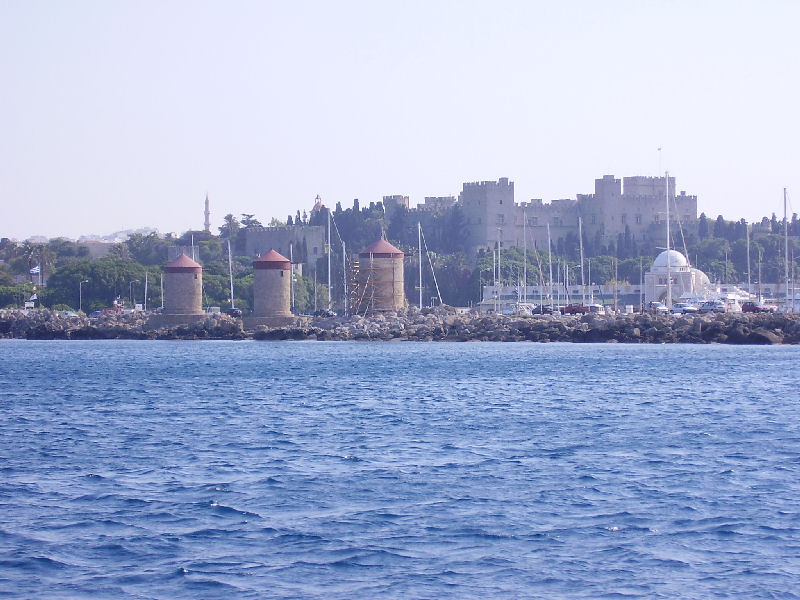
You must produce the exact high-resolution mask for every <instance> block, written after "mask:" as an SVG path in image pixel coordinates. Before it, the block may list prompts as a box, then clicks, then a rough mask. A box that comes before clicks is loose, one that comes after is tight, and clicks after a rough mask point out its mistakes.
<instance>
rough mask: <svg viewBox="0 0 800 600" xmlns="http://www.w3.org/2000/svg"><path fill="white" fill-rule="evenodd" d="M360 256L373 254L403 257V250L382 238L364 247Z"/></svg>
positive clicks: (377, 256) (376, 255) (384, 256)
mask: <svg viewBox="0 0 800 600" xmlns="http://www.w3.org/2000/svg"><path fill="white" fill-rule="evenodd" d="M359 256H372V257H373V258H403V257H404V256H405V254H403V251H402V250H398V249H397V248H395V247H394V246H392V245H391V244H390V243H389V242H387V241H386V240H384V239H380V240H378V241H377V242H375V243H374V244H370V245H369V246H367V247H366V248H364V249H363V250H362V251H361V252H360V254H359Z"/></svg>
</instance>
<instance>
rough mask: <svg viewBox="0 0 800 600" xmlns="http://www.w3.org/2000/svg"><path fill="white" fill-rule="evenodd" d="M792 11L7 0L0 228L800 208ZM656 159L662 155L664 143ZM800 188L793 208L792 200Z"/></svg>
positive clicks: (798, 81) (689, 5) (17, 232)
mask: <svg viewBox="0 0 800 600" xmlns="http://www.w3.org/2000/svg"><path fill="white" fill-rule="evenodd" d="M798 22H800V2H795V1H793V0H787V1H785V2H781V1H770V0H763V1H759V2H736V1H734V0H726V1H719V2H715V1H712V0H707V1H702V2H697V1H696V0H686V1H681V0H670V1H666V0H633V1H621V0H620V1H615V0H607V1H604V2H596V1H573V2H557V1H555V0H553V1H550V2H537V1H532V0H528V1H525V0H522V1H510V0H506V1H504V0H495V1H492V2H489V1H488V0H487V1H484V2H470V1H469V0H457V1H444V0H424V1H416V0H407V1H404V2H388V1H376V0H369V1H367V0H365V1H353V0H337V1H336V2H330V1H319V2H315V1H303V0H296V1H288V0H286V1H281V2H277V1H275V2H270V1H267V0H262V1H253V2H251V1H247V0H236V1H233V2H222V1H217V2H208V1H202V0H191V1H189V0H187V1H182V0H158V1H149V0H137V1H135V2H121V1H112V2H108V1H106V0H100V1H88V0H71V1H69V2H63V1H60V0H59V1H40V0H0V237H12V238H16V239H20V240H22V239H25V238H27V237H29V236H35V235H43V236H47V237H55V236H66V237H71V238H75V237H78V236H80V235H88V234H101V235H102V234H108V233H111V232H114V231H118V230H123V229H136V228H140V227H154V228H157V229H158V230H159V231H161V232H162V233H166V232H175V233H182V232H184V231H186V230H189V229H201V228H202V227H203V208H204V200H205V196H206V194H208V196H209V198H210V201H211V212H212V215H211V216H212V218H211V222H212V228H213V230H215V231H216V228H218V227H219V226H220V225H221V224H222V221H223V217H224V215H226V214H228V213H232V214H234V215H236V216H239V215H240V214H241V213H253V214H255V216H256V218H258V219H259V220H260V221H261V222H262V223H265V224H266V223H267V222H269V220H270V219H271V218H272V217H277V218H279V219H281V220H285V219H286V216H287V215H288V214H292V215H293V214H295V213H296V211H297V210H298V209H299V210H301V211H302V210H310V208H311V207H312V206H313V204H314V198H315V197H316V196H317V195H319V196H320V197H321V198H322V201H323V203H325V204H326V205H329V206H334V205H335V204H336V202H341V203H342V206H343V207H345V208H347V207H349V206H352V202H353V199H354V198H359V200H360V202H361V204H362V206H363V205H364V204H365V203H368V202H371V201H379V200H381V198H382V197H383V196H385V195H393V194H402V195H407V196H409V197H410V201H411V205H412V206H413V205H415V204H416V203H418V202H422V201H423V200H424V197H425V196H446V195H454V196H457V195H458V193H459V191H460V190H461V187H462V183H464V182H469V181H483V180H497V179H498V178H500V177H508V178H510V179H511V180H512V181H514V182H515V192H516V201H517V202H522V201H526V200H529V199H531V198H542V199H544V200H545V201H549V200H552V199H558V198H575V196H576V194H578V193H591V192H593V190H594V180H595V179H596V178H599V177H602V175H604V174H614V175H616V176H617V177H624V176H632V175H657V174H659V173H661V174H663V171H665V170H669V172H670V175H671V176H675V177H676V179H677V188H678V190H685V191H686V192H687V193H688V194H695V195H697V196H698V212H701V211H702V212H705V213H706V214H707V215H709V216H711V217H716V215H719V214H722V215H723V216H724V217H725V218H727V219H739V218H746V219H748V220H755V219H760V218H761V217H762V216H765V215H766V216H769V215H770V214H771V213H772V212H776V213H777V214H778V215H779V217H780V216H782V213H783V188H784V187H786V188H788V189H789V192H788V193H789V200H790V212H792V211H796V212H800V172H798V165H800V150H798V143H797V142H798V139H797V138H798V134H800V116H798V107H800V77H799V76H798V64H800V60H799V59H800V41H799V40H798V37H797V32H796V29H797V23H798ZM658 148H662V150H661V152H659V151H658ZM793 193H794V194H796V196H797V198H798V199H797V200H794V202H792V200H793Z"/></svg>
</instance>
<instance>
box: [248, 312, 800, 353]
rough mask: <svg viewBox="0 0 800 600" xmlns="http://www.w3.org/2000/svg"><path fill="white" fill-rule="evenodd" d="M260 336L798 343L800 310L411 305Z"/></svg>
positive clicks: (308, 323)
mask: <svg viewBox="0 0 800 600" xmlns="http://www.w3.org/2000/svg"><path fill="white" fill-rule="evenodd" d="M253 337H254V338H255V339H258V340H362V341H400V340H407V341H462V342H467V341H498V342H519V341H529V342H587V343H617V342H619V343H635V344H643V343H650V344H660V343H691V344H710V343H719V344H798V343H800V315H794V314H741V313H740V314H716V315H691V316H688V315H687V316H681V315H671V316H670V315H650V314H643V315H640V314H635V315H597V314H588V315H583V316H550V315H539V316H504V315H478V314H474V313H467V314H457V313H456V312H455V311H454V310H453V309H450V308H448V307H438V308H435V309H423V310H422V311H419V310H417V309H415V308H411V309H408V310H405V311H400V312H397V313H387V314H380V315H374V316H371V317H358V316H353V317H333V318H325V319H313V320H309V321H300V320H298V321H296V322H295V324H294V325H293V326H290V327H282V328H273V329H262V330H259V331H256V332H255V333H254V334H253Z"/></svg>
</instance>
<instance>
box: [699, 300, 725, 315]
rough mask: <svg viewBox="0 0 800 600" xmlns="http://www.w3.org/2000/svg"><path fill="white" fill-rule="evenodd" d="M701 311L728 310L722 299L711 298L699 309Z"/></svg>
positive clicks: (719, 311) (722, 311) (716, 311)
mask: <svg viewBox="0 0 800 600" xmlns="http://www.w3.org/2000/svg"><path fill="white" fill-rule="evenodd" d="M697 312H699V313H724V312H727V309H726V307H725V303H724V302H723V301H722V300H709V301H708V302H703V303H702V304H701V305H700V308H698V309H697Z"/></svg>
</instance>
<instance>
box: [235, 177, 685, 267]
mask: <svg viewBox="0 0 800 600" xmlns="http://www.w3.org/2000/svg"><path fill="white" fill-rule="evenodd" d="M594 188H595V189H594V193H593V194H578V195H577V198H576V199H565V200H552V201H550V202H547V203H546V202H543V201H542V200H541V199H533V200H530V201H528V202H521V203H517V202H516V201H515V198H514V182H513V181H509V179H508V178H507V177H501V178H500V179H498V180H497V181H479V182H473V183H464V184H463V187H462V190H461V193H460V194H459V196H458V198H456V197H454V196H441V197H426V198H425V201H424V202H423V203H420V204H418V205H417V206H416V207H415V208H410V207H409V198H408V196H403V195H393V196H384V197H383V206H384V207H385V210H386V212H387V214H391V213H392V212H393V211H396V210H399V209H402V210H407V211H408V212H409V214H410V215H413V217H414V218H415V219H418V220H419V221H420V222H421V223H422V226H423V228H425V226H426V223H427V222H428V221H429V220H430V219H431V218H432V217H433V216H435V215H436V214H440V213H442V212H444V211H446V210H449V209H451V208H453V207H454V206H458V207H460V208H461V210H462V213H463V217H464V231H463V235H464V239H465V246H466V248H467V250H468V254H470V255H471V256H473V257H474V256H475V255H476V254H477V253H478V251H479V250H481V249H489V248H494V247H497V246H499V247H501V248H508V247H513V246H517V247H522V246H526V245H527V246H528V247H529V248H533V247H538V248H546V247H547V235H548V225H549V230H550V239H551V240H552V243H553V245H555V244H556V243H557V241H558V240H559V239H560V238H566V237H568V236H574V238H575V239H577V237H578V227H579V226H578V219H579V218H580V219H581V222H582V228H583V237H584V239H585V240H590V241H597V242H599V243H601V244H607V243H608V242H610V241H613V242H615V243H616V241H617V239H618V236H620V235H626V234H627V235H630V236H631V239H632V240H636V241H648V242H652V241H661V240H663V239H664V236H665V234H664V229H665V218H666V196H665V194H666V192H667V184H666V181H665V178H664V177H645V176H636V177H623V178H622V179H621V180H620V179H618V178H616V177H615V176H614V175H604V176H603V177H602V178H600V179H596V180H595V185H594ZM669 195H670V221H671V222H672V223H673V225H674V224H676V223H678V222H680V224H681V225H683V226H684V227H693V226H695V225H696V223H697V196H689V195H687V194H686V192H683V191H681V192H680V193H677V194H676V193H675V178H674V177H670V178H669ZM322 208H323V207H322V205H321V204H319V203H318V204H317V205H316V206H315V207H314V209H313V210H312V213H313V212H314V211H318V210H321V209H322ZM325 235H326V234H325V228H324V227H321V226H313V225H307V224H297V223H295V224H293V225H290V226H287V227H262V228H252V229H248V230H246V231H245V236H246V238H245V240H246V241H245V248H246V253H247V254H248V255H256V254H260V253H262V252H266V251H267V250H268V249H270V248H274V249H276V250H277V251H278V252H280V253H283V254H284V255H287V256H288V254H289V250H290V247H291V248H293V252H294V254H293V256H292V262H302V263H306V264H307V265H308V267H310V268H312V269H313V263H314V261H315V260H316V259H318V258H319V257H320V256H322V254H323V253H324V248H325V243H326V241H325Z"/></svg>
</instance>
